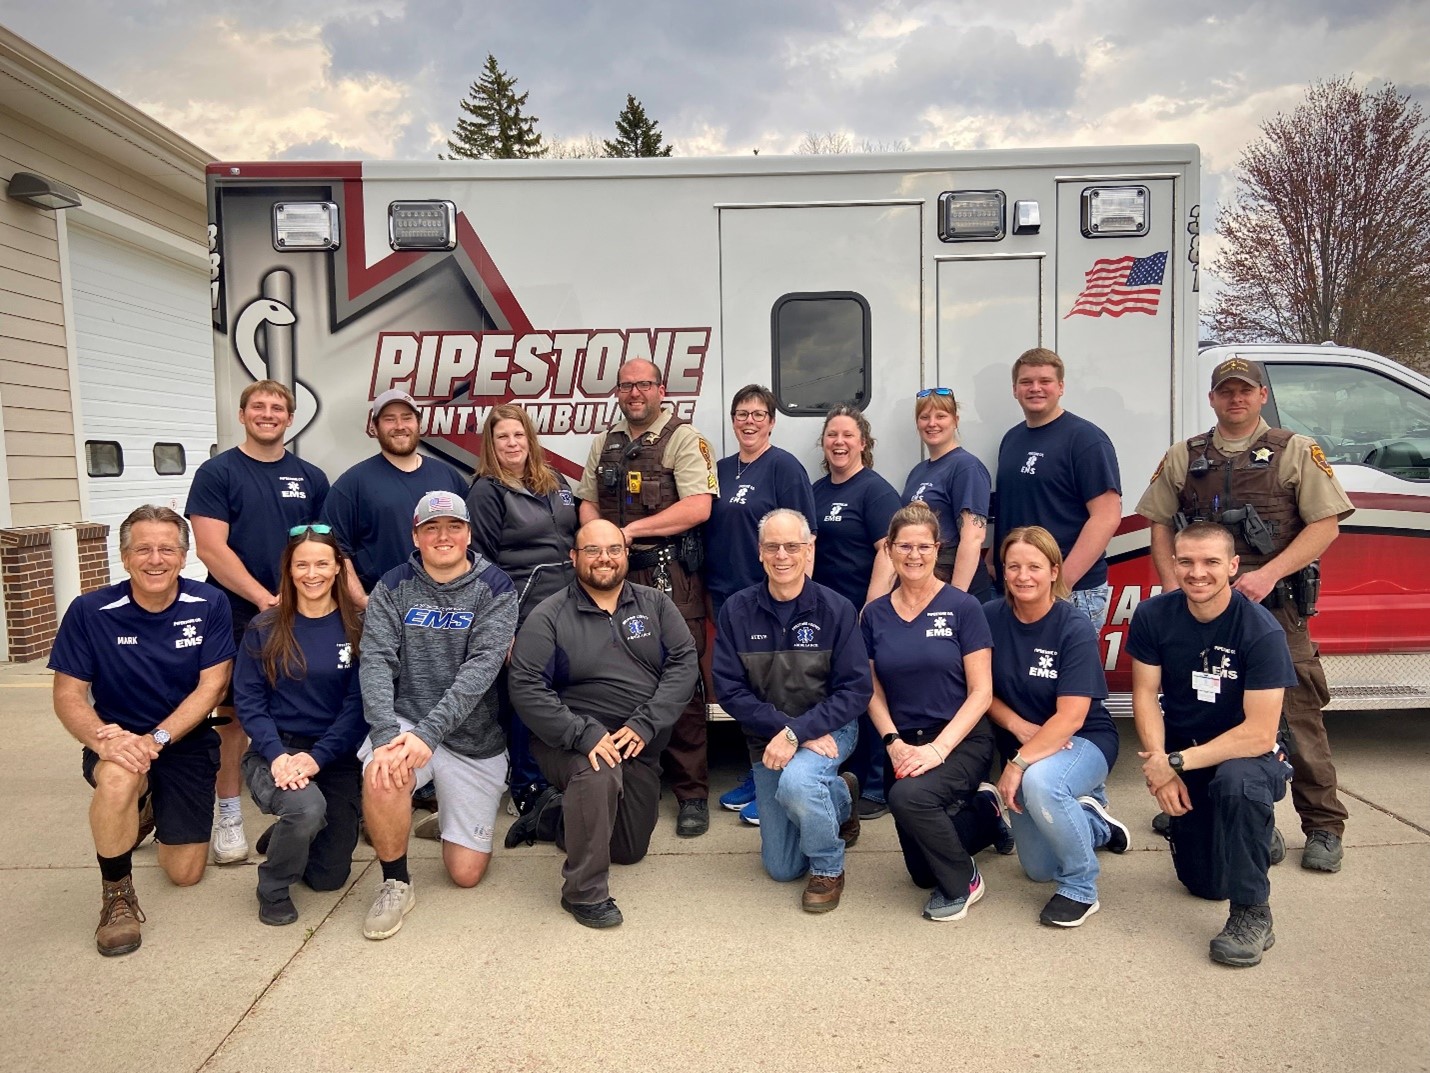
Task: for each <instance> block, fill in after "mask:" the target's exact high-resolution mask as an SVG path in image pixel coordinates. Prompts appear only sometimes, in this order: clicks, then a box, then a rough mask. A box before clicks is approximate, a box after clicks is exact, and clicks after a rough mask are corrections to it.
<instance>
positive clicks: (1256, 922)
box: [1210, 903, 1276, 969]
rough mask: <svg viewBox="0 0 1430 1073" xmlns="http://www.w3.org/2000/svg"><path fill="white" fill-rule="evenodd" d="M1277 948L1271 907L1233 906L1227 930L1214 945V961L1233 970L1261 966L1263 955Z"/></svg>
mask: <svg viewBox="0 0 1430 1073" xmlns="http://www.w3.org/2000/svg"><path fill="white" fill-rule="evenodd" d="M1274 945H1276V933H1275V932H1274V931H1272V930H1271V907H1270V906H1269V905H1237V904H1235V903H1232V907H1231V916H1229V917H1227V920H1226V927H1224V928H1222V929H1221V934H1220V935H1218V936H1217V937H1216V938H1215V939H1213V940H1212V941H1211V950H1210V954H1211V959H1212V960H1213V961H1215V962H1217V963H1219V964H1222V965H1230V966H1232V967H1233V968H1238V969H1240V968H1247V967H1249V966H1252V965H1260V964H1261V952H1262V951H1263V950H1270V949H1271V948H1272V947H1273V946H1274Z"/></svg>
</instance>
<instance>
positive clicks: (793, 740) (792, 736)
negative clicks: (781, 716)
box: [785, 727, 799, 748]
mask: <svg viewBox="0 0 1430 1073" xmlns="http://www.w3.org/2000/svg"><path fill="white" fill-rule="evenodd" d="M785 741H787V742H789V743H790V744H791V745H793V746H794V747H795V748H799V735H798V734H796V733H795V732H794V731H793V730H791V729H790V728H789V727H785Z"/></svg>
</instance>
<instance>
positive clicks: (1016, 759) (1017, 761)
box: [1008, 753, 1028, 771]
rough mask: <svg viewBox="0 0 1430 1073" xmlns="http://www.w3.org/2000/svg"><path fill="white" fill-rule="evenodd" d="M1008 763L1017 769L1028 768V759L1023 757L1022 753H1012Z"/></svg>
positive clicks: (1023, 769) (1024, 769)
mask: <svg viewBox="0 0 1430 1073" xmlns="http://www.w3.org/2000/svg"><path fill="white" fill-rule="evenodd" d="M1008 763H1010V764H1012V765H1013V766H1014V767H1015V768H1017V769H1018V770H1019V771H1027V770H1028V761H1026V760H1024V759H1023V754H1022V753H1014V754H1013V756H1012V759H1010V760H1009V761H1008Z"/></svg>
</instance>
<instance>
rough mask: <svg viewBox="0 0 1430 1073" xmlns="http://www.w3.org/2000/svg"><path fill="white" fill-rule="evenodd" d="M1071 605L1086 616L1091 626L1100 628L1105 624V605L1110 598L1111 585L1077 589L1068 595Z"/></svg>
mask: <svg viewBox="0 0 1430 1073" xmlns="http://www.w3.org/2000/svg"><path fill="white" fill-rule="evenodd" d="M1070 599H1071V600H1072V605H1073V606H1074V607H1075V608H1077V609H1078V610H1079V611H1081V612H1082V613H1083V614H1084V615H1086V616H1087V617H1088V620H1089V621H1090V622H1091V623H1092V628H1093V629H1095V630H1099V631H1100V630H1101V629H1102V627H1104V626H1106V625H1107V605H1108V602H1109V601H1110V600H1111V599H1112V586H1111V585H1098V586H1097V587H1096V588H1091V589H1077V590H1075V591H1074V592H1073V594H1072V596H1071V597H1070Z"/></svg>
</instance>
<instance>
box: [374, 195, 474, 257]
mask: <svg viewBox="0 0 1430 1073" xmlns="http://www.w3.org/2000/svg"><path fill="white" fill-rule="evenodd" d="M387 241H388V243H389V244H390V245H391V246H392V248H393V249H394V250H455V249H456V248H457V206H456V205H454V204H453V203H452V202H450V201H394V202H393V203H392V204H390V205H389V206H387Z"/></svg>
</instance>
